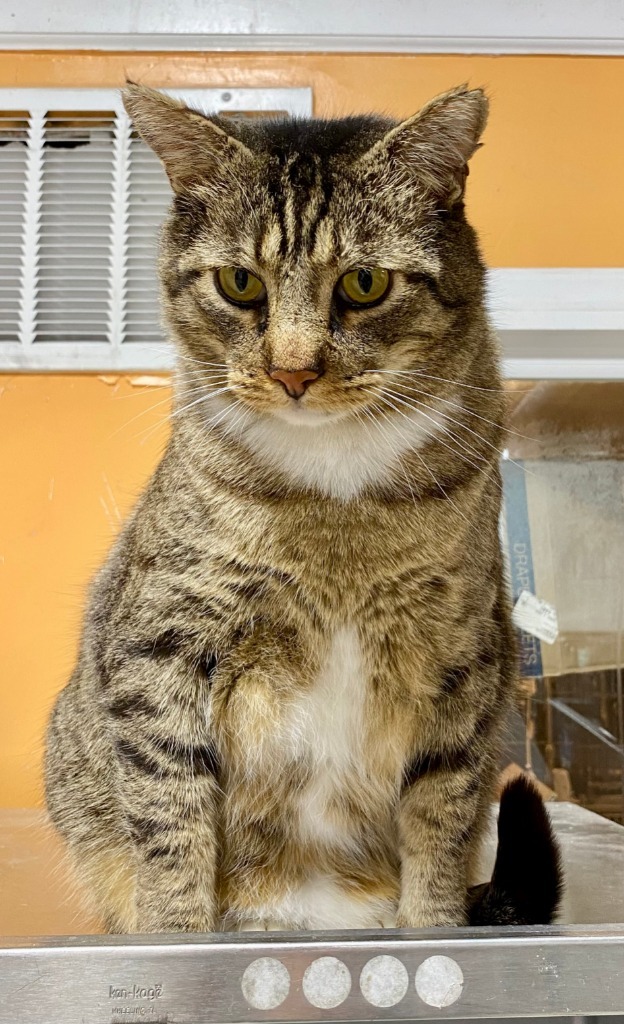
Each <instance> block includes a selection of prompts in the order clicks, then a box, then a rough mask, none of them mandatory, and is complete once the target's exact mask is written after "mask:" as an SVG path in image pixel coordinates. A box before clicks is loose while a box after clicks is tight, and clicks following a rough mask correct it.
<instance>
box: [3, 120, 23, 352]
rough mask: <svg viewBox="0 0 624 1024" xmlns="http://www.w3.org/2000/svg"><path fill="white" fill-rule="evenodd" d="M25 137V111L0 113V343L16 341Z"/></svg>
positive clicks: (18, 329)
mask: <svg viewBox="0 0 624 1024" xmlns="http://www.w3.org/2000/svg"><path fill="white" fill-rule="evenodd" d="M28 133H29V118H28V114H27V113H26V111H12V110H3V111H0V343H2V342H7V341H8V342H19V340H20V322H21V282H22V275H23V270H24V268H23V244H24V223H25V210H26V191H27V171H28Z"/></svg>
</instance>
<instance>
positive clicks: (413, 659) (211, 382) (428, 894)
mask: <svg viewBox="0 0 624 1024" xmlns="http://www.w3.org/2000/svg"><path fill="white" fill-rule="evenodd" d="M126 102H127V106H128V109H129V111H130V113H131V115H132V116H133V118H134V121H135V125H136V126H137V128H138V130H139V132H140V133H141V134H142V135H143V137H144V139H145V140H146V141H147V142H148V143H149V144H150V145H151V146H152V147H153V148H154V149H155V150H156V152H157V153H158V155H159V156H160V158H161V160H162V161H163V163H164V164H165V167H166V169H167V172H168V174H169V176H170V179H171V181H172V185H173V187H174V191H175V199H174V202H173V205H172V209H171V213H170V216H169V218H168V221H167V223H166V225H165V227H164V230H163V236H162V247H161V257H160V272H161V280H162V298H163V307H164V312H165V316H166V319H167V322H168V324H169V326H170V329H171V333H172V335H173V337H174V338H175V340H176V344H177V346H178V351H179V355H180V359H179V368H178V372H177V378H176V409H175V413H174V417H173V420H172V427H173V428H172V433H171V439H170V442H169V445H168V448H167V450H166V452H165V454H164V456H163V459H162V461H161V463H160V465H159V466H158V468H157V470H156V472H155V474H154V476H153V478H152V480H151V481H150V483H149V485H148V487H147V489H146V491H145V493H144V494H143V496H142V498H141V499H140V501H139V503H138V505H137V508H136V509H135V512H134V514H133V515H132V516H131V518H130V520H129V522H128V523H127V524H126V526H125V528H124V530H123V532H122V534H121V536H120V538H119V539H118V541H117V543H116V545H115V547H114V549H113V551H112V553H111V555H110V556H109V558H108V560H107V562H106V564H105V566H104V568H103V569H102V570H101V572H100V574H99V575H98V577H97V579H96V581H95V584H94V587H93V591H92V594H91V599H90V602H89V607H88V611H87V614H86V619H85V625H84V631H83V637H82V643H81V647H80V654H79V659H78V664H77V667H76V670H75V673H74V675H73V677H72V679H71V681H70V682H69V684H68V685H67V687H66V688H65V690H64V691H63V692H62V693H61V695H60V697H59V699H58V702H57V704H56V707H55V709H54V713H53V715H52V718H51V722H50V727H49V735H48V747H47V769H46V770H47V800H48V806H49V809H50V813H51V815H52V818H53V820H54V822H55V823H56V825H57V827H58V828H59V830H60V831H61V833H62V834H63V835H64V836H65V837H66V839H67V843H68V846H69V849H70V850H71V852H72V854H73V858H74V861H75V863H76V867H77V869H78V871H79V873H80V874H81V876H82V878H83V880H84V881H85V883H86V885H87V888H88V890H89V891H90V893H91V895H92V897H93V899H94V901H95V903H96V905H97V906H98V907H99V909H100V910H101V912H102V914H103V916H104V918H105V921H106V924H107V926H108V927H109V928H110V929H112V930H118V931H129V930H130V931H135V930H138V931H148V932H149V931H175V930H185V931H186V930H199V931H207V930H212V929H215V928H219V927H222V928H223V927H224V928H231V927H233V928H236V927H258V926H259V927H302V928H305V927H324V926H330V925H342V926H344V927H349V926H366V925H372V926H374V925H376V924H379V923H383V924H385V923H389V922H394V921H395V920H396V921H398V923H399V924H401V925H413V926H430V925H456V924H461V923H462V922H464V921H465V920H466V913H467V910H466V907H467V900H466V893H467V886H468V884H469V881H470V870H471V863H472V859H473V856H474V854H475V852H476V851H477V849H478V845H479V839H480V836H481V833H482V822H483V818H484V810H485V808H486V805H487V801H488V799H489V793H490V783H491V778H492V773H493V770H494V765H495V759H496V752H497V744H498V734H499V730H500V726H501V722H502V719H503V717H504V714H505V710H506V708H507V705H508V702H509V700H510V694H511V690H512V684H513V676H514V645H513V640H512V631H511V628H510V621H509V609H508V606H507V598H506V596H505V593H504V587H503V579H502V566H501V554H500V549H499V540H498V529H497V524H498V515H499V508H500V479H499V471H498V465H497V452H498V449H499V448H500V445H501V438H502V431H503V428H502V422H503V415H504V410H503V396H502V392H501V390H500V388H501V382H500V378H499V373H498V355H497V349H496V345H495V342H494V341H493V338H492V334H491V331H490V328H489V325H488V323H487V319H486V314H485V312H484V304H483V266H482V263H481V260H480V257H479V252H478V248H477V244H476V241H475V237H474V234H473V232H472V230H471V228H470V227H469V226H468V224H467V223H466V220H465V217H464V211H463V203H462V195H463V188H464V182H465V176H466V163H467V160H468V159H469V157H470V156H471V155H472V153H473V151H474V149H475V148H476V146H477V142H478V137H479V133H480V131H481V129H482V127H483V123H484V120H485V111H486V102H485V99H484V97H483V95H482V94H481V93H480V92H478V91H473V92H470V91H467V90H465V89H459V90H455V91H453V92H452V93H449V94H447V95H446V96H443V97H441V98H439V99H438V100H436V101H434V102H433V103H431V104H429V105H428V106H427V107H426V108H425V109H424V110H423V111H422V112H421V113H420V114H419V115H417V116H416V117H414V118H412V119H410V120H409V121H407V122H404V123H403V124H401V125H396V124H394V123H393V122H389V121H386V120H384V119H382V118H377V117H362V118H350V119H345V120H342V121H309V122H285V121H269V122H264V121H257V122H253V123H250V122H243V121H240V122H237V121H232V120H230V119H219V118H214V119H212V120H210V119H208V118H206V117H204V116H203V115H201V114H198V113H196V112H191V111H189V110H187V109H186V108H184V107H183V106H182V105H180V104H178V103H176V102H175V101H173V100H169V99H167V98H165V97H163V96H161V95H159V94H158V93H154V92H153V91H151V90H147V89H143V88H139V87H137V86H132V87H130V88H129V90H128V92H127V96H126ZM228 265H234V266H243V267H246V268H248V269H249V270H251V271H252V272H253V273H255V274H257V275H258V276H260V277H261V279H262V280H263V281H264V283H265V285H266V288H267V293H268V300H267V303H266V304H265V305H263V306H260V307H256V308H254V309H242V308H240V307H237V306H234V305H231V304H229V303H227V302H226V301H225V300H224V299H223V298H222V296H221V295H220V294H219V292H218V289H217V287H216V285H215V278H214V270H215V269H216V268H218V267H222V266H228ZM359 266H380V267H384V268H386V269H388V270H390V271H391V272H392V275H393V278H392V286H391V290H390V292H389V294H388V297H387V298H386V299H385V300H384V301H383V302H381V303H380V304H379V305H377V306H375V307H374V308H371V309H368V310H353V309H351V308H347V307H345V305H344V303H342V304H341V301H340V300H339V298H338V297H337V293H336V291H335V286H336V282H337V280H338V278H339V277H340V275H341V274H343V273H345V272H346V271H347V270H349V269H352V268H353V267H359ZM272 366H278V367H285V368H287V369H288V370H297V369H300V368H308V367H313V368H315V372H318V374H319V377H318V379H317V380H316V381H314V383H313V384H312V385H311V386H309V387H308V389H307V391H306V393H305V395H304V397H303V398H302V399H300V401H298V402H295V401H294V400H293V399H292V398H290V397H289V396H288V395H287V394H286V391H285V390H284V388H283V387H282V385H281V384H280V383H279V382H277V381H275V380H273V379H271V378H270V377H269V375H268V372H267V371H268V370H269V369H270V368H271V367H272Z"/></svg>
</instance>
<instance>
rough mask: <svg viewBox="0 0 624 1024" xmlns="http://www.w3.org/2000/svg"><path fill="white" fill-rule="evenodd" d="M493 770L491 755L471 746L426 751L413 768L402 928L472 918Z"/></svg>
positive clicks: (407, 795) (406, 806)
mask: <svg viewBox="0 0 624 1024" xmlns="http://www.w3.org/2000/svg"><path fill="white" fill-rule="evenodd" d="M490 774H491V772H490V767H489V758H488V757H483V758H479V757H478V756H477V757H474V756H472V755H471V751H470V750H469V748H468V747H466V748H465V749H462V750H449V751H446V752H444V753H436V754H428V755H421V756H420V757H417V758H416V759H415V760H414V762H413V763H412V764H411V765H410V766H409V768H408V769H407V771H406V773H405V785H404V788H403V792H402V795H401V803H400V810H399V839H400V856H401V896H400V901H399V912H398V918H397V927H399V928H431V927H436V926H443V927H455V926H460V925H464V924H466V923H467V914H466V890H467V880H468V871H469V867H470V860H471V855H472V852H473V850H474V846H475V843H476V841H477V840H478V836H479V832H480V829H481V822H482V813H481V811H482V808H483V804H484V795H483V794H484V791H485V792H487V789H488V786H489V782H490Z"/></svg>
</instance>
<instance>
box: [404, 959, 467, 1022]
mask: <svg viewBox="0 0 624 1024" xmlns="http://www.w3.org/2000/svg"><path fill="white" fill-rule="evenodd" d="M463 987H464V975H463V973H462V969H461V967H460V966H459V964H458V963H456V962H455V961H454V960H452V959H451V957H450V956H430V957H428V958H427V959H426V960H423V962H422V963H421V965H420V967H419V968H418V970H417V971H416V991H417V993H418V995H419V996H420V998H421V999H422V1001H423V1003H426V1004H427V1006H436V1007H437V1008H438V1009H441V1008H442V1007H443V1006H451V1005H452V1004H453V1003H456V1002H457V1000H458V999H459V997H460V995H461V994H462V989H463Z"/></svg>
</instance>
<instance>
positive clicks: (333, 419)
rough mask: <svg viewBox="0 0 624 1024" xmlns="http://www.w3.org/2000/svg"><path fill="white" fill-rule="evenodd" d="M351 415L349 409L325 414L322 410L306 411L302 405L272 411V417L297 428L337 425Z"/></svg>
mask: <svg viewBox="0 0 624 1024" xmlns="http://www.w3.org/2000/svg"><path fill="white" fill-rule="evenodd" d="M350 413H351V410H350V409H337V410H336V411H335V412H327V411H325V410H323V409H308V408H306V406H304V405H297V404H295V403H294V402H293V404H292V405H290V406H287V407H286V408H283V409H274V410H273V411H272V415H273V416H274V417H275V418H276V419H278V420H282V422H284V423H289V424H290V425H291V426H297V427H324V426H327V424H328V423H337V422H338V421H339V420H344V419H345V418H346V417H347V416H349V415H350Z"/></svg>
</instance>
